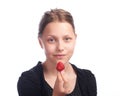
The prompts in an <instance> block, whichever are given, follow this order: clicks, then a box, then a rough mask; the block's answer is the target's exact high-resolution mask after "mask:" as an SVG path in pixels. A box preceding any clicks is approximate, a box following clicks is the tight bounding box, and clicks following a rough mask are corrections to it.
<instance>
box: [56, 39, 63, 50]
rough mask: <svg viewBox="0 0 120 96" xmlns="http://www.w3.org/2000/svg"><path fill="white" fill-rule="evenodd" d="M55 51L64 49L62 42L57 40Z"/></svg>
mask: <svg viewBox="0 0 120 96" xmlns="http://www.w3.org/2000/svg"><path fill="white" fill-rule="evenodd" d="M57 51H59V52H62V51H64V42H62V41H59V42H58V44H57Z"/></svg>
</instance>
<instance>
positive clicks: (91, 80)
mask: <svg viewBox="0 0 120 96" xmlns="http://www.w3.org/2000/svg"><path fill="white" fill-rule="evenodd" d="M86 74H87V91H88V95H89V96H97V84H96V78H95V75H94V74H93V73H92V72H91V71H88V70H86Z"/></svg>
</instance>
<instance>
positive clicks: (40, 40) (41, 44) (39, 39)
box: [38, 37, 43, 48]
mask: <svg viewBox="0 0 120 96" xmlns="http://www.w3.org/2000/svg"><path fill="white" fill-rule="evenodd" d="M38 41H39V44H40V46H41V48H43V43H42V39H41V38H40V37H38Z"/></svg>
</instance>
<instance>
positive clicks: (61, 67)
mask: <svg viewBox="0 0 120 96" xmlns="http://www.w3.org/2000/svg"><path fill="white" fill-rule="evenodd" d="M56 69H57V70H58V71H62V70H64V69H65V66H64V64H63V63H62V62H58V63H57V66H56Z"/></svg>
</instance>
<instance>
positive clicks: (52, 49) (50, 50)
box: [44, 45, 55, 55]
mask: <svg viewBox="0 0 120 96" xmlns="http://www.w3.org/2000/svg"><path fill="white" fill-rule="evenodd" d="M44 51H45V54H46V55H50V54H53V53H54V52H55V46H48V45H46V46H45V47H44Z"/></svg>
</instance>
